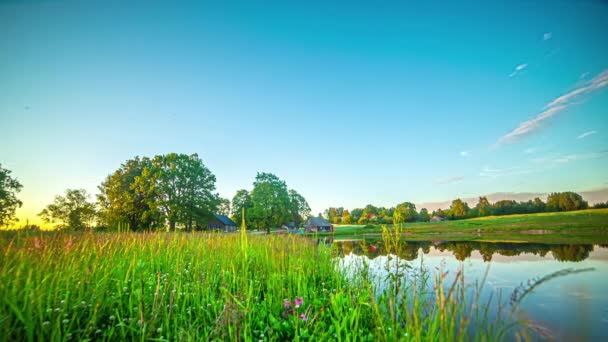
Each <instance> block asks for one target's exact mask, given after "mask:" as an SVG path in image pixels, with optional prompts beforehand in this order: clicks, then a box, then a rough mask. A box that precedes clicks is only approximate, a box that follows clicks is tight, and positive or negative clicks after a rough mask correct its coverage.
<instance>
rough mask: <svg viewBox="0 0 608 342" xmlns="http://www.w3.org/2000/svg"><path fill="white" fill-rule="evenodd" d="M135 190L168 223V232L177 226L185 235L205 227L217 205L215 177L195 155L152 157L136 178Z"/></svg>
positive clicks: (172, 154)
mask: <svg viewBox="0 0 608 342" xmlns="http://www.w3.org/2000/svg"><path fill="white" fill-rule="evenodd" d="M136 186H137V188H138V191H141V192H142V193H144V194H145V197H146V199H147V204H148V205H149V206H150V208H151V209H152V210H154V211H156V212H157V213H159V214H160V216H161V217H162V220H163V221H165V222H169V230H170V231H174V230H175V227H176V225H177V224H178V223H180V224H182V225H183V226H184V227H185V228H186V230H188V231H189V230H192V228H193V227H194V226H195V225H196V226H197V227H200V226H203V225H205V224H206V223H207V222H208V221H209V219H210V218H211V216H212V214H213V213H214V212H215V211H216V210H217V207H218V204H219V197H218V196H217V195H216V194H214V193H213V191H214V190H215V176H214V175H213V174H212V173H211V171H209V169H207V167H206V166H205V165H204V164H203V161H202V160H201V159H200V158H199V157H198V155H197V154H192V155H186V154H176V153H170V154H166V155H160V156H155V157H154V159H152V160H151V163H150V166H149V167H146V168H145V169H144V170H143V172H142V175H141V176H140V177H137V179H136Z"/></svg>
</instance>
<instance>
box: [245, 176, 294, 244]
mask: <svg viewBox="0 0 608 342" xmlns="http://www.w3.org/2000/svg"><path fill="white" fill-rule="evenodd" d="M251 201H252V203H253V208H252V210H251V212H252V215H251V216H252V221H253V224H254V226H255V227H256V228H258V229H259V228H266V231H267V232H268V233H270V228H271V227H279V226H280V225H281V224H283V223H284V222H286V221H288V220H289V219H290V218H291V211H290V207H291V202H290V199H289V193H288V191H287V185H286V184H285V182H284V181H282V180H280V179H279V178H278V177H277V176H275V175H273V174H271V173H265V172H262V173H258V174H257V176H256V177H255V182H254V183H253V190H252V191H251Z"/></svg>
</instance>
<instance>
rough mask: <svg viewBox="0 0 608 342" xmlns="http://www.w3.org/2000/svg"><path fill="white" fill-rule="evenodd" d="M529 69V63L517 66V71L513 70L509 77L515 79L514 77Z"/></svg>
mask: <svg viewBox="0 0 608 342" xmlns="http://www.w3.org/2000/svg"><path fill="white" fill-rule="evenodd" d="M527 67H528V63H523V64H520V65H518V66H516V67H515V70H513V72H512V73H510V74H509V77H513V76H515V75H517V73H518V72H520V71H522V70H524V69H525V68H527Z"/></svg>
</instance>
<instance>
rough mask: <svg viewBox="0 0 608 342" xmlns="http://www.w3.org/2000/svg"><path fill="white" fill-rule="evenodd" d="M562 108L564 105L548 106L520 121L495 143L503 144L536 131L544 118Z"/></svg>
mask: <svg viewBox="0 0 608 342" xmlns="http://www.w3.org/2000/svg"><path fill="white" fill-rule="evenodd" d="M564 108H566V106H556V107H552V108H549V109H547V110H545V111H543V112H541V113H540V114H538V115H537V116H536V117H535V118H534V119H530V120H528V121H524V122H522V123H521V124H519V126H517V128H515V129H514V130H512V131H511V132H509V133H507V134H505V135H503V136H502V137H501V138H500V139H499V140H498V142H497V143H496V145H503V144H507V143H511V142H515V141H517V140H518V139H520V138H521V137H523V136H525V135H528V134H530V133H532V132H534V131H536V130H537V129H539V128H540V127H541V124H542V123H543V122H544V121H545V120H547V119H549V118H550V117H552V116H553V115H555V114H557V112H559V111H560V110H562V109H564Z"/></svg>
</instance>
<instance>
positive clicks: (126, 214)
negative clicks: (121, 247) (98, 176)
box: [97, 157, 161, 231]
mask: <svg viewBox="0 0 608 342" xmlns="http://www.w3.org/2000/svg"><path fill="white" fill-rule="evenodd" d="M151 166H152V164H151V161H150V159H149V158H145V157H144V158H141V159H140V158H139V157H135V158H134V159H130V160H127V161H126V162H125V163H124V164H122V165H121V166H120V168H119V169H118V170H116V171H114V173H112V174H110V175H109V176H108V177H107V178H106V179H105V180H104V181H103V183H101V185H100V186H99V187H98V188H99V192H100V193H99V194H98V195H97V203H98V205H99V218H100V221H101V223H102V225H104V226H106V227H111V228H116V227H119V226H121V225H123V224H127V225H128V227H129V229H131V230H133V231H138V230H144V229H151V228H155V227H156V226H158V225H159V224H160V223H161V222H160V219H161V218H160V216H159V215H158V213H157V212H156V211H154V210H152V208H151V207H150V205H149V203H150V202H151V201H152V200H153V198H150V197H148V196H150V193H146V192H144V191H143V189H141V188H138V187H137V186H136V184H135V181H136V180H137V178H138V177H141V175H142V173H143V171H144V169H146V168H150V167H151Z"/></svg>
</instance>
